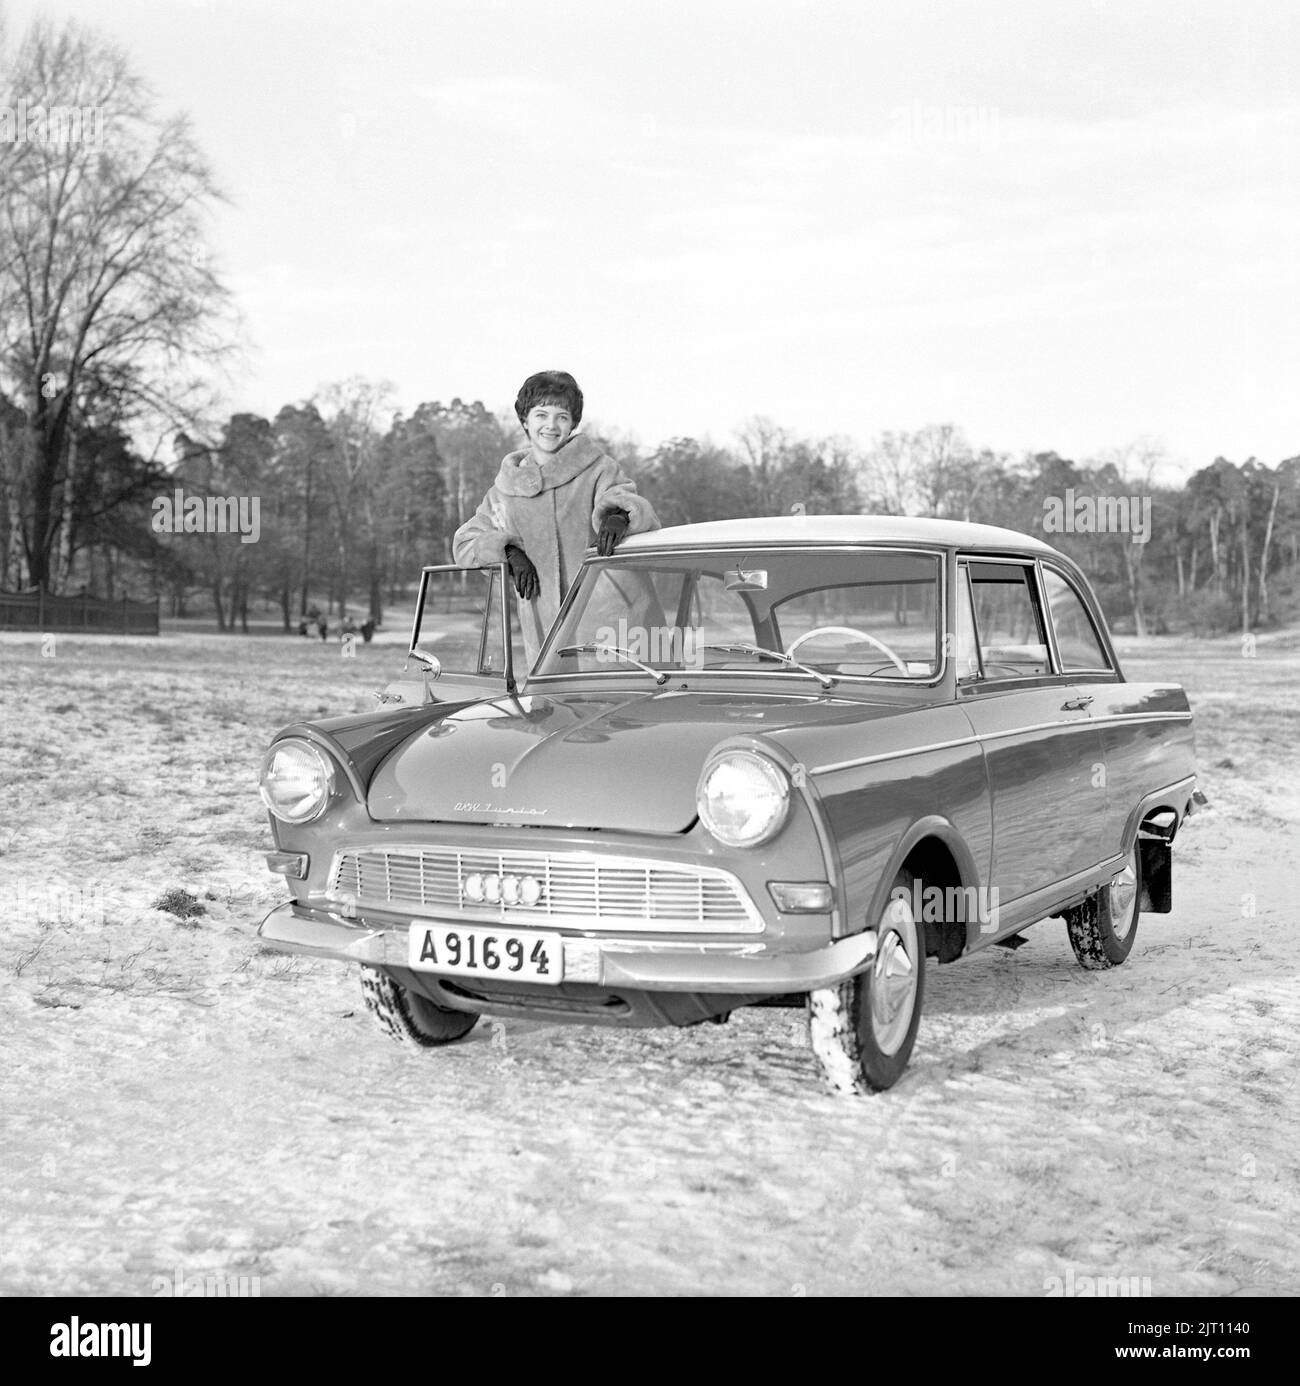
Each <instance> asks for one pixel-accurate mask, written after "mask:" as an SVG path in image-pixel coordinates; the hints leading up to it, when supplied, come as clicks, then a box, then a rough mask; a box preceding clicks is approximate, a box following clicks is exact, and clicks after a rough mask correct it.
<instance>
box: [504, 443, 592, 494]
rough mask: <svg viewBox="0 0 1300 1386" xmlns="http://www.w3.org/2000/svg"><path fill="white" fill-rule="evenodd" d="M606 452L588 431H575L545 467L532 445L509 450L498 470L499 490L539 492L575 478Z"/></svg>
mask: <svg viewBox="0 0 1300 1386" xmlns="http://www.w3.org/2000/svg"><path fill="white" fill-rule="evenodd" d="M604 455H605V453H604V451H603V450H602V449H601V447H600V445H599V444H597V443H593V442H592V441H591V439H590V438H588V437H587V435H586V434H585V433H575V434H574V435H573V437H572V438H570V439H569V440H568V442H567V443H565V445H564V446H563V447H562V448H561V449H560V450H559V452H557V453H556V454H555V456H554V457H553V458H550V459H548V460H547V463H546V465H545V467H542V466H539V465H538V463H537V462H536V460H535V459H534V457H533V450H532V448H521V449H520V450H519V451H518V452H508V453H507V454H506V455H505V457H504V458H503V459H502V462H501V470H500V471H499V472H498V473H497V483H496V484H497V490H498V491H500V492H501V493H502V494H503V495H507V496H538V495H541V493H542V492H543V491H552V490H554V489H555V487H557V486H563V485H564V484H565V483H566V482H569V481H572V480H573V478H574V477H575V476H580V475H581V474H582V473H583V472H585V471H586V470H587V468H588V467H590V466H591V464H592V463H593V462H597V461H599V460H600V458H602V457H604Z"/></svg>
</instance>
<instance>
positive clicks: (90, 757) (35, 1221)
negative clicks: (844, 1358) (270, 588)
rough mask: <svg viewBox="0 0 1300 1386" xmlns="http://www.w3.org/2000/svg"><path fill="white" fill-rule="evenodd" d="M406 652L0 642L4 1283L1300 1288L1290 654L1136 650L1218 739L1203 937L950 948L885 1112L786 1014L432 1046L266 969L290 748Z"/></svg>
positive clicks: (545, 1031) (556, 1030)
mask: <svg viewBox="0 0 1300 1386" xmlns="http://www.w3.org/2000/svg"><path fill="white" fill-rule="evenodd" d="M398 653H399V652H398V650H397V649H396V648H395V646H394V645H393V644H392V643H388V644H384V643H376V644H375V645H372V646H363V645H358V646H357V647H356V657H355V658H354V659H343V658H341V657H340V650H339V646H338V644H337V643H336V642H334V641H331V642H330V643H329V644H328V645H321V644H320V643H319V642H314V641H304V640H300V639H298V638H297V637H288V638H286V637H277V636H263V637H256V638H246V639H241V638H239V637H233V636H224V637H223V636H218V635H198V634H184V635H167V636H163V637H161V638H158V639H148V638H144V637H139V638H121V639H114V638H105V637H99V638H91V637H76V636H60V637H58V639H57V640H56V642H55V643H54V646H53V648H49V647H48V646H44V647H43V644H42V641H41V639H40V638H39V637H35V636H24V635H17V634H8V635H0V718H2V719H3V720H2V722H0V780H2V783H0V907H2V911H3V915H2V917H3V930H2V932H0V1048H2V1052H3V1054H4V1059H5V1062H4V1065H3V1070H2V1071H0V1121H2V1123H3V1126H2V1128H0V1132H2V1133H0V1165H2V1167H3V1183H2V1188H0V1293H3V1294H24V1293H25V1294H32V1293H37V1294H40V1293H55V1292H58V1293H63V1294H91V1295H95V1294H123V1295H146V1296H147V1295H151V1294H154V1293H157V1292H160V1290H161V1288H162V1286H163V1285H164V1284H166V1285H169V1286H171V1285H173V1284H175V1282H176V1280H177V1278H178V1277H179V1278H180V1279H182V1280H183V1279H185V1278H187V1277H199V1276H202V1277H209V1278H215V1277H223V1278H224V1277H229V1278H231V1279H237V1278H238V1277H257V1280H256V1287H257V1289H258V1290H259V1291H260V1293H261V1294H263V1295H280V1294H301V1293H329V1294H336V1293H342V1294H389V1293H399V1292H407V1293H410V1292H414V1293H437V1294H475V1295H490V1294H507V1295H515V1294H569V1293H574V1294H587V1293H618V1294H621V1293H637V1292H641V1293H669V1294H680V1293H687V1294H696V1293H705V1294H707V1293H741V1294H748V1293H753V1294H776V1295H780V1294H804V1293H806V1294H810V1295H812V1294H819V1293H828V1292H847V1293H852V1294H873V1293H898V1292H902V1293H908V1294H954V1295H955V1294H986V1295H987V1294H994V1295H1003V1294H1007V1295H1029V1296H1042V1295H1044V1294H1046V1293H1048V1291H1049V1289H1051V1288H1053V1286H1054V1284H1056V1283H1057V1282H1059V1284H1058V1292H1059V1287H1060V1286H1064V1285H1070V1286H1073V1287H1075V1292H1076V1293H1077V1292H1078V1289H1077V1287H1078V1286H1079V1285H1080V1283H1081V1282H1082V1280H1083V1278H1085V1277H1101V1278H1103V1279H1105V1280H1108V1281H1112V1282H1113V1281H1116V1280H1123V1281H1125V1282H1128V1283H1127V1285H1126V1288H1128V1289H1131V1290H1133V1291H1134V1292H1135V1293H1143V1292H1149V1293H1151V1294H1153V1295H1157V1296H1158V1295H1165V1294H1206V1295H1220V1294H1243V1295H1252V1294H1294V1293H1296V1292H1297V1290H1300V1264H1298V1262H1300V1254H1298V1250H1297V1244H1298V1238H1297V1232H1296V1225H1297V1221H1298V1219H1297V1212H1298V1211H1300V1191H1298V1183H1300V1181H1298V1178H1297V1176H1298V1173H1300V1153H1298V1152H1300V1092H1298V1091H1297V1086H1296V1075H1297V1072H1298V1071H1300V986H1297V973H1298V972H1300V964H1298V963H1297V957H1296V925H1297V915H1298V914H1300V908H1298V906H1297V897H1298V896H1300V891H1298V890H1297V887H1298V886H1300V871H1298V870H1297V862H1300V788H1298V787H1297V776H1296V771H1297V757H1296V752H1295V745H1296V739H1297V706H1298V701H1300V700H1298V697H1297V692H1296V690H1297V685H1298V684H1300V678H1298V677H1297V675H1298V674H1300V640H1298V639H1297V637H1296V636H1295V635H1281V636H1277V637H1273V638H1263V639H1261V640H1260V641H1259V643H1258V646H1257V648H1256V650H1255V653H1254V655H1253V656H1252V657H1246V656H1244V655H1243V652H1242V648H1241V644H1240V642H1238V641H1227V640H1225V641H1216V642H1200V643H1192V642H1178V641H1174V640H1156V641H1149V642H1146V643H1145V644H1144V646H1143V647H1142V649H1141V650H1140V651H1139V650H1137V649H1136V647H1134V648H1131V649H1129V650H1127V651H1125V655H1126V667H1127V670H1128V672H1129V675H1130V677H1139V678H1141V677H1173V678H1178V679H1180V680H1181V681H1182V682H1184V683H1185V684H1186V686H1187V687H1188V689H1189V692H1190V694H1191V696H1192V699H1193V704H1194V706H1195V709H1196V713H1197V719H1198V721H1197V740H1198V751H1199V755H1200V760H1201V767H1202V785H1203V787H1204V788H1205V790H1206V792H1207V793H1208V794H1209V796H1210V799H1211V802H1212V805H1213V807H1212V809H1211V810H1210V811H1209V812H1207V813H1205V814H1203V815H1201V816H1199V817H1197V818H1195V819H1193V820H1192V821H1191V822H1190V823H1189V825H1188V826H1187V828H1186V830H1185V832H1184V834H1183V835H1182V836H1181V837H1180V839H1179V842H1178V844H1177V846H1176V848H1175V873H1174V892H1175V894H1174V899H1175V910H1174V913H1172V914H1170V915H1163V916H1160V915H1157V916H1147V917H1145V918H1144V919H1143V920H1142V923H1141V926H1140V933H1139V937H1138V941H1137V944H1136V946H1135V949H1134V953H1133V956H1132V957H1131V959H1130V960H1129V962H1128V963H1127V964H1126V965H1125V966H1124V967H1122V968H1119V969H1116V970H1113V971H1111V972H1109V973H1105V974H1093V973H1085V972H1083V971H1082V970H1080V969H1079V968H1078V967H1077V966H1076V965H1075V963H1074V960H1073V956H1072V954H1071V952H1070V949H1069V945H1068V943H1067V941H1066V937H1065V930H1064V926H1063V925H1062V924H1060V923H1059V922H1056V921H1052V922H1047V923H1044V924H1041V925H1038V926H1036V927H1035V928H1034V929H1032V930H1030V931H1029V933H1028V939H1029V943H1030V946H1027V947H1024V948H1021V949H1020V950H1019V951H1017V952H1015V953H1012V952H1008V951H1005V950H1002V949H993V950H989V952H987V953H984V954H981V955H978V956H977V957H975V958H972V959H969V960H966V961H963V962H960V963H958V964H956V965H954V966H951V967H945V968H943V969H939V968H937V967H936V966H935V965H934V964H933V963H932V964H931V969H930V973H929V976H928V979H927V995H926V1014H925V1016H924V1018H923V1020H922V1026H921V1033H920V1037H919V1039H918V1042H917V1047H916V1050H915V1053H914V1055H913V1058H912V1063H911V1067H910V1069H909V1071H908V1073H907V1075H906V1076H905V1077H904V1079H903V1081H902V1082H901V1083H900V1085H899V1086H898V1087H897V1088H895V1089H894V1090H893V1091H892V1092H891V1093H889V1094H887V1095H884V1096H880V1097H876V1098H873V1099H868V1100H863V1099H856V1100H855V1099H850V1098H843V1097H838V1096H835V1095H833V1094H831V1093H830V1092H828V1091H826V1090H824V1089H823V1087H822V1085H821V1081H820V1079H819V1077H818V1073H817V1069H816V1066H815V1063H814V1060H813V1058H812V1056H811V1054H810V1053H809V1051H808V1049H807V1047H806V1040H805V1036H804V1029H803V1022H802V1018H801V1017H798V1016H796V1015H795V1014H794V1013H793V1012H785V1011H777V1010H758V1011H747V1012H740V1013H738V1014H737V1015H735V1016H733V1018H732V1020H731V1021H730V1023H729V1024H726V1025H721V1026H715V1025H704V1026H700V1027H697V1028H694V1029H689V1030H680V1031H671V1030H670V1031H648V1032H618V1031H610V1030H595V1029H584V1028H573V1027H555V1026H549V1025H543V1024H538V1023H524V1022H508V1023H501V1022H492V1023H488V1022H481V1023H480V1025H479V1026H478V1028H477V1029H476V1030H475V1031H474V1032H473V1033H472V1034H471V1036H470V1037H469V1038H468V1039H467V1040H466V1041H465V1042H463V1043H462V1044H460V1045H458V1046H455V1047H453V1048H451V1049H448V1050H446V1051H443V1052H441V1053H436V1054H412V1053H408V1052H407V1051H405V1050H403V1049H402V1048H400V1047H398V1046H397V1045H395V1044H393V1043H392V1042H391V1041H390V1040H388V1039H387V1038H386V1037H385V1036H384V1035H383V1034H382V1033H381V1032H380V1031H379V1029H378V1028H377V1027H376V1026H375V1025H374V1024H373V1022H371V1021H370V1020H369V1018H368V1017H367V1016H366V1014H365V1012H364V1011H363V1010H362V1008H361V1003H360V994H359V986H358V982H357V978H356V975H355V972H354V971H353V970H351V969H349V968H347V967H345V966H344V965H342V964H333V963H315V962H310V961H304V960H302V959H299V958H294V957H289V956H285V955H280V954H274V953H269V952H263V951H261V950H260V948H259V945H258V944H257V943H256V940H255V938H254V930H255V928H256V925H257V923H258V922H259V921H260V919H261V918H262V916H263V915H264V914H265V913H266V911H267V910H268V909H270V908H271V907H272V906H273V905H274V904H276V903H278V901H279V900H280V899H282V898H283V885H282V883H281V882H280V881H278V879H276V878H274V877H272V876H270V875H269V874H268V873H267V872H266V871H265V869H264V867H263V864H262V859H261V853H262V851H263V850H265V848H266V847H268V846H269V845H270V836H269V830H268V828H267V825H266V822H265V817H264V814H263V810H262V808H261V805H260V803H259V801H258V798H257V794H256V776H257V771H258V765H259V761H260V756H261V753H262V750H263V748H264V746H265V743H266V742H267V740H268V738H269V736H270V735H271V734H272V732H273V731H274V730H275V729H276V728H277V727H278V726H280V725H282V724H283V723H285V722H288V721H291V720H295V719H296V718H298V717H301V716H314V715H318V714H323V713H325V712H327V711H328V712H341V711H348V710H353V709H361V708H365V707H369V706H372V705H373V701H372V699H371V697H370V694H371V692H372V691H373V690H374V689H375V688H377V687H379V686H381V685H382V684H383V683H384V682H385V681H386V680H387V678H388V677H390V676H391V674H392V673H393V672H394V671H395V669H396V666H397V662H398V660H397V656H398ZM168 892H188V893H189V894H190V895H192V896H194V897H196V898H197V900H198V902H199V903H200V904H201V905H202V907H203V910H204V912H203V913H202V914H199V915H195V916H193V917H191V918H189V919H180V918H178V917H177V916H176V915H175V914H174V913H169V912H167V911H165V910H163V909H159V908H157V907H156V906H157V904H158V902H159V901H160V900H162V899H163V898H164V897H165V896H166V894H167V893H168ZM180 900H183V896H182V895H180V894H173V895H172V896H171V901H172V903H173V905H175V904H176V902H177V901H180ZM1148 1282H1149V1283H1148ZM248 1283H249V1284H251V1283H252V1282H251V1280H250V1281H249V1282H248Z"/></svg>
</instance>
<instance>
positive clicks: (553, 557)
mask: <svg viewBox="0 0 1300 1386" xmlns="http://www.w3.org/2000/svg"><path fill="white" fill-rule="evenodd" d="M610 510H625V511H627V516H628V529H627V532H628V533H629V534H641V533H643V532H644V531H646V530H651V529H658V528H659V517H658V516H657V515H656V514H655V512H654V510H653V508H652V507H651V505H650V502H649V501H647V500H646V499H645V497H644V496H640V495H638V494H637V489H636V483H635V482H633V481H632V480H631V479H630V478H629V477H628V476H627V474H626V473H625V472H624V471H623V469H622V468H621V467H620V466H619V465H618V463H617V462H615V461H614V459H613V458H612V457H610V456H609V455H608V454H607V453H605V452H603V451H602V450H601V449H600V447H599V446H598V445H597V444H596V443H593V442H592V441H591V439H590V438H588V437H587V436H586V434H584V433H575V434H574V435H573V436H572V437H571V438H570V439H569V440H568V441H567V442H566V443H565V445H564V446H563V447H562V448H561V449H560V450H559V451H558V452H557V453H555V454H554V455H553V456H551V457H548V458H547V459H546V461H545V462H543V463H540V464H539V463H538V462H537V460H536V459H535V458H534V457H533V453H532V449H531V448H523V449H521V450H520V451H519V452H512V453H508V454H507V455H506V457H505V458H504V460H503V461H502V463H501V470H500V471H499V472H498V473H497V479H496V481H495V483H494V484H493V485H492V487H491V488H490V489H489V491H488V493H487V495H486V496H484V497H483V500H482V503H481V504H480V505H479V508H478V510H477V511H475V513H474V514H473V515H472V516H470V518H469V519H468V520H466V521H465V523H464V524H463V525H461V527H460V528H459V529H458V530H457V531H456V535H455V538H453V540H452V545H451V547H452V554H453V555H454V557H455V561H456V562H457V563H461V564H464V565H465V566H466V567H487V566H489V565H490V564H493V563H501V562H503V561H504V559H505V556H506V545H507V544H514V545H516V546H517V547H518V548H521V549H522V550H523V551H524V552H525V553H526V554H527V555H528V557H529V558H531V559H532V561H533V564H534V566H535V567H536V568H537V576H538V578H539V580H540V583H541V591H540V592H539V593H538V594H537V596H536V597H534V598H533V600H532V601H529V602H522V601H521V602H519V603H518V610H519V618H520V624H521V625H522V627H523V634H524V651H525V654H526V656H527V661H528V667H529V668H530V669H531V668H532V666H533V662H534V661H535V660H536V658H537V655H538V652H539V650H540V649H541V644H542V639H543V637H544V636H545V635H546V632H547V631H548V630H549V629H550V627H551V622H552V621H554V619H555V616H556V613H557V612H558V611H559V609H560V602H561V601H562V600H563V598H564V594H565V593H566V592H567V591H568V590H569V584H570V583H571V582H572V581H573V579H574V576H575V575H576V574H577V571H578V568H579V567H580V566H581V564H582V560H583V557H584V556H585V554H586V551H587V549H588V548H589V547H590V546H591V545H592V544H594V543H595V542H596V532H597V531H598V530H599V529H600V523H601V520H602V519H604V517H605V514H606V512H607V511H610Z"/></svg>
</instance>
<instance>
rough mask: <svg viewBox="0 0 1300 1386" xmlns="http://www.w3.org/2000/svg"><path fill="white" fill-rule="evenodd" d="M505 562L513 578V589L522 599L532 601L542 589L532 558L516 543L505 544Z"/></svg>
mask: <svg viewBox="0 0 1300 1386" xmlns="http://www.w3.org/2000/svg"><path fill="white" fill-rule="evenodd" d="M506 562H507V563H508V564H509V565H510V576H511V577H512V578H514V580H515V591H516V592H518V593H519V595H520V597H522V598H523V600H524V601H526V602H530V601H532V599H533V598H534V597H535V596H536V595H537V594H538V593H539V592H540V591H541V590H542V581H541V579H540V578H539V577H538V576H537V569H536V568H535V567H534V566H533V560H532V559H531V558H529V557H528V555H527V554H526V553H525V552H524V551H523V549H521V548H520V547H519V545H518V544H507V545H506Z"/></svg>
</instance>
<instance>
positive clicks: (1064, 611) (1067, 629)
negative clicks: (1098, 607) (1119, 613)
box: [1043, 567, 1111, 673]
mask: <svg viewBox="0 0 1300 1386" xmlns="http://www.w3.org/2000/svg"><path fill="white" fill-rule="evenodd" d="M1043 591H1044V593H1045V594H1046V597H1047V608H1048V611H1049V612H1050V613H1051V621H1052V630H1053V632H1054V633H1055V635H1056V649H1057V653H1058V654H1059V655H1060V656H1061V668H1062V670H1064V671H1065V672H1066V673H1070V672H1079V671H1081V670H1097V669H1101V670H1109V669H1110V667H1111V666H1110V660H1109V659H1108V658H1107V657H1106V651H1105V649H1104V648H1103V647H1102V643H1101V640H1100V639H1099V638H1098V635H1097V632H1096V629H1095V628H1094V627H1093V624H1092V618H1091V617H1090V616H1089V615H1088V608H1087V607H1086V606H1084V604H1083V598H1082V597H1080V596H1079V594H1078V592H1076V591H1075V589H1074V588H1073V587H1072V586H1071V585H1070V583H1069V582H1068V581H1067V580H1066V579H1065V578H1064V577H1062V576H1061V574H1060V573H1058V572H1056V571H1055V570H1054V569H1052V568H1048V567H1044V568H1043Z"/></svg>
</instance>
